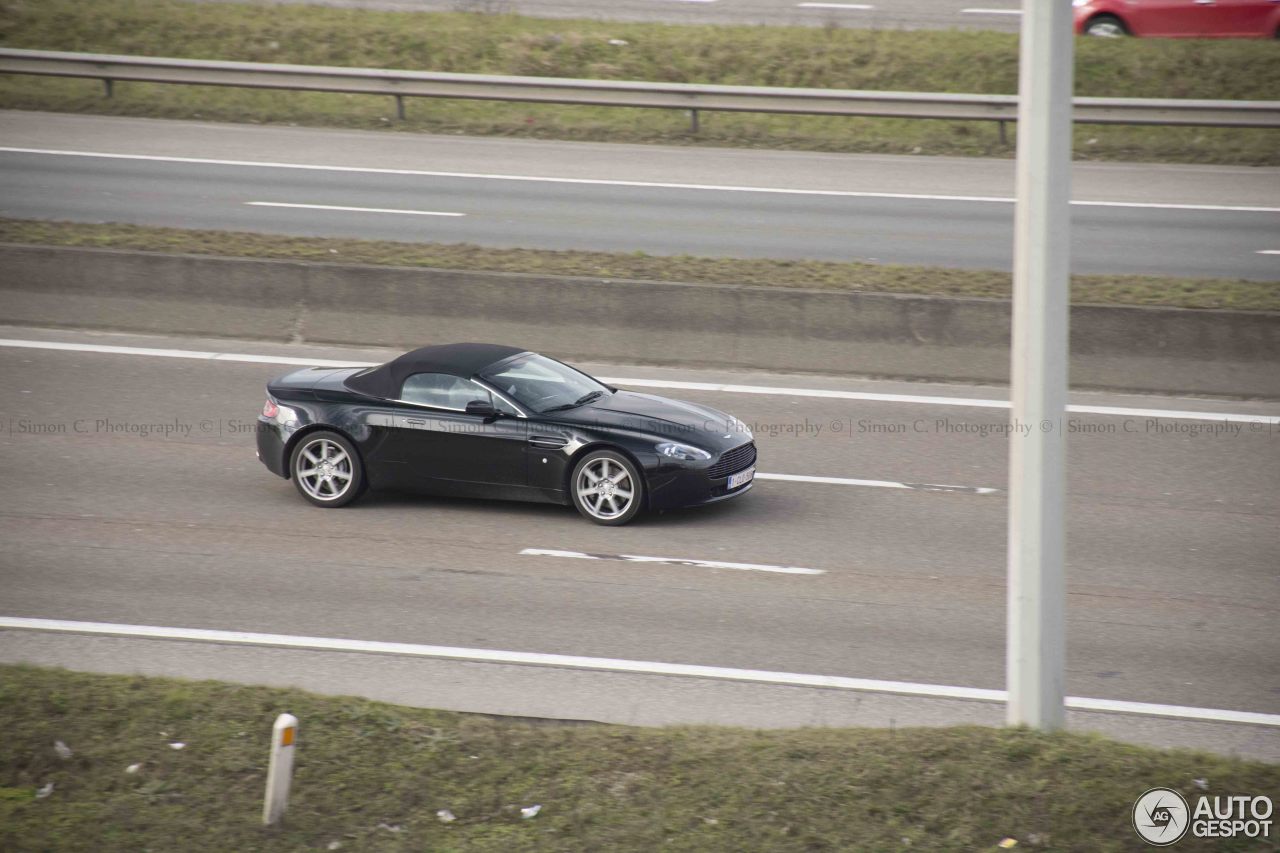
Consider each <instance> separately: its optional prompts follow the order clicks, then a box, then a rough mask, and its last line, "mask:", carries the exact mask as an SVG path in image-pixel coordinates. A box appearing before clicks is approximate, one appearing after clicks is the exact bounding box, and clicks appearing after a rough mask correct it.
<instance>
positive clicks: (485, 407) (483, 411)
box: [467, 400, 498, 418]
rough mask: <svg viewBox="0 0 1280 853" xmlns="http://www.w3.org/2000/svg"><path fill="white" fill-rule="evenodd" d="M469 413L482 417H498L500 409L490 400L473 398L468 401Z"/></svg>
mask: <svg viewBox="0 0 1280 853" xmlns="http://www.w3.org/2000/svg"><path fill="white" fill-rule="evenodd" d="M467 414H468V415H479V416H480V417H482V418H496V417H497V416H498V410H497V409H495V408H494V407H493V403H490V402H489V401H488V400H472V401H471V402H470V403H467Z"/></svg>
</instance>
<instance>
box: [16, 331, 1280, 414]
mask: <svg viewBox="0 0 1280 853" xmlns="http://www.w3.org/2000/svg"><path fill="white" fill-rule="evenodd" d="M0 347H13V348H21V349H46V350H60V351H65V352H90V353H100V354H105V355H134V356H149V357H152V358H189V359H194V360H197V361H232V362H239V363H244V364H286V365H288V364H296V365H298V366H300V367H373V366H374V364H375V362H371V361H336V360H333V359H324V358H301V357H297V356H276V355H255V354H253V353H234V352H207V351H201V350H182V349H153V348H149V347H122V346H110V345H106V344H74V343H64V342H61V341H27V340H20V339H17V338H0ZM597 378H598V379H599V380H600V381H601V382H606V383H608V384H611V385H630V386H633V387H636V388H667V389H671V390H677V391H714V392H721V393H726V394H765V395H772V396H779V397H818V398H824V399H834V400H865V401H868V402H873V403H917V404H923V405H931V406H960V407H964V408H973V409H1007V408H1009V401H1008V400H984V399H979V398H972V397H931V396H925V395H918V394H878V393H874V392H870V391H833V390H829V389H824V388H785V387H780V386H773V385H733V384H724V383H719V382H680V381H676V380H673V379H638V378H632V377H621V376H600V377H597ZM1067 411H1068V412H1071V413H1074V414H1086V415H1114V416H1116V417H1135V418H1165V419H1167V420H1184V421H1211V422H1214V423H1242V424H1272V425H1280V415H1254V414H1239V413H1230V412H1193V411H1181V410H1177V409H1138V408H1127V407H1123V406H1081V405H1074V404H1073V405H1069V406H1067Z"/></svg>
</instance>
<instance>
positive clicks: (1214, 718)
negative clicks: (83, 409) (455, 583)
mask: <svg viewBox="0 0 1280 853" xmlns="http://www.w3.org/2000/svg"><path fill="white" fill-rule="evenodd" d="M6 628H7V629H11V630H19V631H44V632H48V633H56V634H89V635H96V636H106V637H126V638H132V639H147V640H185V641H191V642H199V643H220V644H223V645H239V646H267V647H273V648H287V649H307V650H311V651H330V652H361V653H366V654H384V655H400V656H405V657H424V658H443V659H449V660H468V661H481V662H486V663H498V664H515V665H524V666H550V667H562V668H568V669H588V670H598V671H602V672H627V673H635V674H639V675H670V676H680V677H685V678H708V679H718V680H722V681H749V682H755V683H759V684H780V685H789V686H796V687H822V688H827V689H837V690H853V691H862V692H867V693H889V694H895V695H899V696H923V697H929V698H939V699H963V700H970V701H977V702H992V703H1004V702H1006V701H1007V700H1008V694H1007V693H1006V692H1005V691H1003V690H988V689H985V688H980V687H952V686H949V685H944V684H920V683H915V682H910V681H881V680H877V679H870V678H849V677H845V676H838V675H806V674H803V673H795V672H772V671H768V670H759V669H732V668H728V667H719V666H700V665H696V664H681V663H660V662H655V661H640V660H623V659H618V658H596V657H580V656H576V655H555V654H541V653H537V652H511V651H500V650H497V649H468V648H457V647H453V646H426V645H417V644H413V643H389V642H380V641H375V640H346V639H336V638H329V637H299V636H292V635H288V634H260V633H252V632H247V631H217V630H209V629H203V628H165V627H158V626H154V625H124V624H115V623H110V622H73V621H68V620H62V619H33V618H22V617H16V616H0V629H6ZM1066 706H1067V708H1069V709H1071V710H1074V711H1096V712H1102V713H1108V714H1134V715H1138V716H1146V717H1167V718H1171V719H1179V720H1201V721H1206V722H1215V723H1238V724H1243V725H1252V726H1267V727H1272V728H1274V727H1280V714H1262V713H1257V712H1253V711H1231V710H1226V709H1223V708H1195V707H1187V706H1182V705H1155V704H1150V703H1146V702H1126V701H1123V700H1117V699H1089V698H1082V697H1078V696H1068V697H1067V699H1066Z"/></svg>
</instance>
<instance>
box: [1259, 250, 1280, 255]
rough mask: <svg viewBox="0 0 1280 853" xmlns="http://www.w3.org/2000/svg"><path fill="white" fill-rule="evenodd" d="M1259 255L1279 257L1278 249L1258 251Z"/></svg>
mask: <svg viewBox="0 0 1280 853" xmlns="http://www.w3.org/2000/svg"><path fill="white" fill-rule="evenodd" d="M1258 254H1259V255H1280V249H1259V250H1258Z"/></svg>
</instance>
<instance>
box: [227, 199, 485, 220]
mask: <svg viewBox="0 0 1280 853" xmlns="http://www.w3.org/2000/svg"><path fill="white" fill-rule="evenodd" d="M245 204H247V205H250V206H252V207H296V208H303V209H305V210H340V211H345V212H348V213H402V214H408V215H410V216H466V214H465V213H449V212H445V211H439V210H398V209H396V208H392V207H340V206H338V205H336V204H294V203H292V202H285V201H246V202H245Z"/></svg>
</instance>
